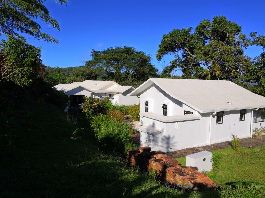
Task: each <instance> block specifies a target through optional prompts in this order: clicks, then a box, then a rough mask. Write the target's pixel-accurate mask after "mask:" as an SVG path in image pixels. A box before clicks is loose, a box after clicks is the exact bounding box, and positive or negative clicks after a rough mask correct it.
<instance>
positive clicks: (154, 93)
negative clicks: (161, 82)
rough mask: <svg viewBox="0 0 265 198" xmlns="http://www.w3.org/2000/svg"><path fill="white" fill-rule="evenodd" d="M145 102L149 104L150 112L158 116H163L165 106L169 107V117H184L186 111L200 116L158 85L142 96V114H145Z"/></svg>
mask: <svg viewBox="0 0 265 198" xmlns="http://www.w3.org/2000/svg"><path fill="white" fill-rule="evenodd" d="M145 101H148V103H149V112H151V113H155V114H157V115H163V110H162V105H163V104H166V105H167V108H168V111H167V112H168V116H174V115H184V110H186V111H192V112H193V113H194V114H195V115H198V112H197V111H195V110H194V109H192V108H190V107H188V106H187V105H185V104H183V103H182V102H180V101H178V100H176V99H174V98H172V97H170V96H169V95H167V94H166V93H165V92H164V91H163V90H161V89H160V88H159V87H157V86H156V85H153V86H152V87H150V88H149V89H148V90H146V91H145V92H144V93H143V94H141V95H140V114H142V113H143V112H144V109H145V108H144V107H145Z"/></svg>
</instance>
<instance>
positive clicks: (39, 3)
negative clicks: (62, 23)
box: [0, 0, 66, 42]
mask: <svg viewBox="0 0 265 198" xmlns="http://www.w3.org/2000/svg"><path fill="white" fill-rule="evenodd" d="M44 2H45V0H0V13H1V17H0V36H1V34H5V35H9V36H12V37H15V38H18V37H19V36H21V33H25V34H28V35H31V36H33V37H35V38H37V39H44V40H46V41H51V42H56V39H54V38H53V37H52V36H51V35H49V34H47V33H44V32H42V30H41V25H40V23H41V22H44V23H46V24H48V25H50V26H52V27H53V28H56V29H58V30H59V29H60V28H59V24H58V22H57V21H56V20H55V19H54V18H52V17H51V16H50V13H49V10H48V9H47V8H46V7H45V5H44V4H43V3H44ZM58 2H60V3H62V4H63V3H65V2H66V0H58Z"/></svg>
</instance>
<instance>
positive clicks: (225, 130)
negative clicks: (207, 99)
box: [211, 110, 252, 144]
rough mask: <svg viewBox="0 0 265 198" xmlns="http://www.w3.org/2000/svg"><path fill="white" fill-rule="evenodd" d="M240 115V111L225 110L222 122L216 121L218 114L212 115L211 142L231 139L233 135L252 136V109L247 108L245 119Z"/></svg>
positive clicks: (239, 136) (240, 136)
mask: <svg viewBox="0 0 265 198" xmlns="http://www.w3.org/2000/svg"><path fill="white" fill-rule="evenodd" d="M239 116H240V111H228V112H226V111H225V112H224V116H223V123H222V124H218V123H216V116H211V144H214V143H219V142H225V141H230V140H232V135H236V136H237V137H238V138H247V137H251V132H250V131H251V120H252V119H251V111H250V110H247V112H246V114H245V120H244V121H240V119H239Z"/></svg>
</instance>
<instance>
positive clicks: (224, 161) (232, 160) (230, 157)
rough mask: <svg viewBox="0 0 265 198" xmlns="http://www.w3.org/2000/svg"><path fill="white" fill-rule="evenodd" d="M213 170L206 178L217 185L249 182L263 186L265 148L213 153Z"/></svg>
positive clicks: (264, 179) (264, 178)
mask: <svg viewBox="0 0 265 198" xmlns="http://www.w3.org/2000/svg"><path fill="white" fill-rule="evenodd" d="M213 156H214V157H213V164H214V167H213V170H212V171H211V172H209V173H208V176H209V177H210V178H211V179H213V180H214V181H215V182H216V183H217V184H219V185H224V184H226V183H228V182H235V181H250V182H259V183H261V184H263V185H265V172H264V171H263V164H264V163H265V147H264V146H263V147H256V148H245V147H241V148H240V152H236V151H235V150H233V149H232V148H225V149H219V150H215V151H213Z"/></svg>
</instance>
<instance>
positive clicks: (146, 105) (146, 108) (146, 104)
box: [144, 101, 148, 112]
mask: <svg viewBox="0 0 265 198" xmlns="http://www.w3.org/2000/svg"><path fill="white" fill-rule="evenodd" d="M144 112H148V101H145V103H144Z"/></svg>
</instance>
